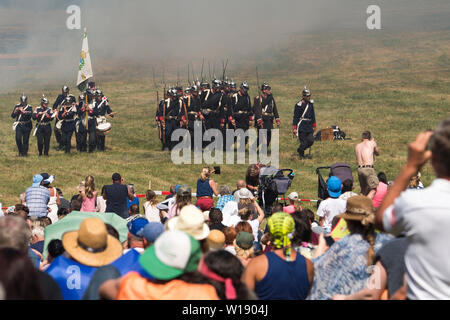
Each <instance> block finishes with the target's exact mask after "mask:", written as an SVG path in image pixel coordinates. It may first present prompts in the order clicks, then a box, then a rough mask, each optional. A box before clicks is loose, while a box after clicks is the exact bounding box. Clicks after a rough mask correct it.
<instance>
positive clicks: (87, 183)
mask: <svg viewBox="0 0 450 320" xmlns="http://www.w3.org/2000/svg"><path fill="white" fill-rule="evenodd" d="M79 200H80V201H81V210H80V211H81V212H96V211H97V202H96V201H97V190H96V189H95V179H94V177H93V176H87V177H86V179H84V189H82V190H81V192H80V196H79Z"/></svg>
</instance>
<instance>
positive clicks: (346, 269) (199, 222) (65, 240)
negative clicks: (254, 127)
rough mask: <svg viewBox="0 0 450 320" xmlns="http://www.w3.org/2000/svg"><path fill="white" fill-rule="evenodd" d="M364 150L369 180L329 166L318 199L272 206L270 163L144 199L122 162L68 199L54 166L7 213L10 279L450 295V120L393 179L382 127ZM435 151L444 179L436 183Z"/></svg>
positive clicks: (47, 295)
mask: <svg viewBox="0 0 450 320" xmlns="http://www.w3.org/2000/svg"><path fill="white" fill-rule="evenodd" d="M355 152H356V156H357V160H358V178H359V182H360V186H361V192H360V193H359V194H358V193H356V192H355V187H354V186H353V181H351V180H345V181H341V180H340V179H339V178H338V177H337V176H334V175H331V176H330V177H328V179H327V182H326V188H327V194H328V195H329V197H328V198H327V199H324V200H323V201H321V202H320V204H319V205H318V207H317V210H316V212H314V210H311V209H310V208H306V206H305V207H302V205H301V202H300V196H299V194H298V192H291V193H290V194H289V195H288V198H287V202H284V203H276V204H274V205H273V207H272V211H271V212H270V213H267V212H265V210H264V208H262V204H261V203H260V202H259V201H258V189H259V188H258V187H259V181H258V177H259V171H260V169H261V165H259V164H253V165H250V167H249V168H248V170H247V172H246V175H245V179H244V180H239V181H237V182H236V189H235V190H233V191H232V189H231V187H230V186H226V185H221V186H219V184H218V183H217V182H216V181H214V180H213V179H212V178H211V177H212V176H211V174H212V173H213V170H211V169H210V168H208V167H205V168H203V169H202V171H201V173H200V177H199V179H198V180H197V185H196V194H197V196H196V197H193V196H192V193H193V188H192V187H191V186H189V185H185V184H182V185H174V186H172V187H171V194H170V195H169V196H167V197H166V198H165V199H158V197H157V195H156V193H155V192H154V191H153V190H147V191H146V192H145V200H144V201H143V202H142V204H141V203H140V202H139V199H138V198H137V195H136V192H135V190H134V186H133V185H132V184H126V183H125V181H124V179H123V178H122V176H121V175H120V174H119V173H114V174H113V175H112V183H111V184H110V185H105V186H103V187H102V188H101V189H97V188H98V186H96V183H95V177H93V176H87V177H86V178H85V179H84V180H83V181H82V183H80V186H79V190H78V191H79V192H78V194H76V195H74V196H73V197H72V198H71V199H70V200H68V199H65V198H64V196H63V194H62V191H61V190H60V189H59V188H57V187H54V186H53V183H54V182H56V181H55V177H54V176H53V175H50V174H48V173H40V174H35V175H34V176H33V177H32V180H31V181H32V184H31V186H30V187H28V188H26V190H25V192H24V194H23V195H21V196H20V203H19V204H16V205H15V206H13V207H9V208H8V209H7V210H5V211H3V210H2V212H1V213H0V215H1V217H0V291H1V292H2V293H3V297H4V298H5V299H35V300H36V299H37V300H39V299H74V300H77V299H78V300H81V299H83V300H98V299H111V300H115V299H117V300H129V299H132V300H147V299H150V300H183V299H188V300H235V299H237V300H256V299H261V300H279V299H289V300H318V299H320V300H323V299H335V300H340V299H450V251H449V250H448V249H447V248H446V245H445V243H447V241H448V240H449V236H448V234H447V230H449V229H450V197H449V195H450V161H449V159H450V119H447V120H444V121H442V122H441V123H440V124H439V126H438V127H437V128H436V129H435V130H434V131H428V132H423V133H420V134H419V135H418V136H417V138H416V140H415V141H413V142H412V143H411V144H409V147H408V159H407V161H406V162H405V164H404V165H403V167H402V169H401V171H400V173H399V174H398V176H397V178H396V179H395V180H394V181H393V182H390V181H388V180H387V177H386V174H385V173H383V172H378V174H377V173H376V172H375V169H374V163H373V162H374V155H379V154H380V150H379V149H378V146H377V144H376V142H375V140H374V139H373V137H371V135H370V132H364V133H363V135H362V142H361V143H360V144H358V146H356V149H355ZM368 159H369V160H368ZM428 161H430V163H431V166H432V168H433V170H434V172H435V174H436V179H435V180H434V181H433V183H432V184H431V185H430V186H428V187H426V188H425V187H424V185H423V183H422V182H421V181H420V170H421V168H422V167H423V165H424V164H425V163H427V162H428ZM98 190H100V192H98ZM215 198H217V199H215ZM283 204H284V205H283Z"/></svg>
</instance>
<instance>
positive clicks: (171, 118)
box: [164, 116, 177, 120]
mask: <svg viewBox="0 0 450 320" xmlns="http://www.w3.org/2000/svg"><path fill="white" fill-rule="evenodd" d="M164 119H166V120H173V119H177V117H174V116H168V117H165V118H164Z"/></svg>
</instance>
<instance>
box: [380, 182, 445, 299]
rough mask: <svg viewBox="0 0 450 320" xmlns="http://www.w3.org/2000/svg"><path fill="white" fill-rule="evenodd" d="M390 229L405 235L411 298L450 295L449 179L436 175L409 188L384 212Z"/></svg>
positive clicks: (408, 293) (441, 297)
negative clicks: (418, 187) (426, 183)
mask: <svg viewBox="0 0 450 320" xmlns="http://www.w3.org/2000/svg"><path fill="white" fill-rule="evenodd" d="M383 226H384V230H386V231H387V232H390V233H393V234H394V235H398V234H400V233H402V232H403V233H404V234H405V235H406V239H407V243H408V249H407V250H406V254H405V266H406V277H407V282H406V283H407V287H408V290H407V295H408V298H409V299H414V300H416V299H418V300H449V299H450V249H449V246H448V244H449V240H450V236H449V231H450V181H448V180H445V179H436V180H434V181H433V183H432V184H431V186H430V187H428V188H425V189H422V190H416V189H408V190H406V191H404V192H403V193H401V194H400V196H399V197H398V198H397V199H396V200H395V202H394V205H392V206H390V207H389V208H387V209H386V210H385V212H384V213H383Z"/></svg>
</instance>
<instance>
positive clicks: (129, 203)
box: [127, 196, 139, 210]
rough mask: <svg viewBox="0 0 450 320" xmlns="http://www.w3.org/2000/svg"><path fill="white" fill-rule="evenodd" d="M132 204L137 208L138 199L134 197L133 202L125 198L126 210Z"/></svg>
mask: <svg viewBox="0 0 450 320" xmlns="http://www.w3.org/2000/svg"><path fill="white" fill-rule="evenodd" d="M132 204H137V205H138V206H139V198H138V197H136V196H135V197H134V199H133V200H130V199H128V198H127V210H128V209H130V207H131V205H132Z"/></svg>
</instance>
